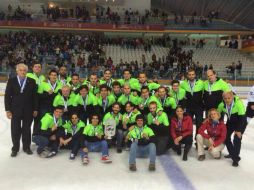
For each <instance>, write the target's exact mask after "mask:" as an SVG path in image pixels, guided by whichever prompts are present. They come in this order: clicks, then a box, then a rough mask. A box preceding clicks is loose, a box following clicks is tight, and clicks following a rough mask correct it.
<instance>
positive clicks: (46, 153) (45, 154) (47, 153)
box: [38, 150, 49, 158]
mask: <svg viewBox="0 0 254 190" xmlns="http://www.w3.org/2000/svg"><path fill="white" fill-rule="evenodd" d="M38 155H39V157H41V158H46V157H47V156H48V155H49V152H48V151H46V150H43V151H42V152H41V153H38Z"/></svg>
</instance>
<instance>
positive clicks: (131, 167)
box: [129, 164, 150, 172]
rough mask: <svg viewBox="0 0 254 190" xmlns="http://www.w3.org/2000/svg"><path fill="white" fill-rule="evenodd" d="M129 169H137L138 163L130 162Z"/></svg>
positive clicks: (133, 170)
mask: <svg viewBox="0 0 254 190" xmlns="http://www.w3.org/2000/svg"><path fill="white" fill-rule="evenodd" d="M149 166H150V165H149ZM129 170H130V171H132V172H135V171H137V167H136V164H130V165H129Z"/></svg>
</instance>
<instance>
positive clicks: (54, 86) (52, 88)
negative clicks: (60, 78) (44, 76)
mask: <svg viewBox="0 0 254 190" xmlns="http://www.w3.org/2000/svg"><path fill="white" fill-rule="evenodd" d="M48 83H49V86H50V88H51V90H52V91H53V92H54V91H55V88H56V82H55V83H54V84H53V86H52V84H51V82H50V81H48Z"/></svg>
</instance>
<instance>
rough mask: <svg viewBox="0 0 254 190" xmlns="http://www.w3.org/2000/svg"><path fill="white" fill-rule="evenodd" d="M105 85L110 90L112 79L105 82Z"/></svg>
mask: <svg viewBox="0 0 254 190" xmlns="http://www.w3.org/2000/svg"><path fill="white" fill-rule="evenodd" d="M106 84H107V86H108V87H110V88H111V87H112V85H111V84H112V79H109V81H108V82H106Z"/></svg>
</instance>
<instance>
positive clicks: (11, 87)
mask: <svg viewBox="0 0 254 190" xmlns="http://www.w3.org/2000/svg"><path fill="white" fill-rule="evenodd" d="M4 103H5V110H6V111H10V112H11V113H12V119H11V137H12V143H13V147H12V151H16V152H18V151H19V146H20V137H21V135H22V142H23V149H24V150H26V149H29V148H30V144H31V124H32V121H33V111H37V110H38V109H37V107H38V100H37V85H36V83H35V82H34V80H33V79H30V78H27V81H26V84H25V86H24V90H23V93H21V87H20V85H19V82H18V79H17V77H14V78H10V79H9V80H8V82H7V86H6V90H5V96H4ZM21 122H22V123H21Z"/></svg>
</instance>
